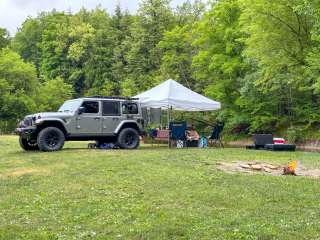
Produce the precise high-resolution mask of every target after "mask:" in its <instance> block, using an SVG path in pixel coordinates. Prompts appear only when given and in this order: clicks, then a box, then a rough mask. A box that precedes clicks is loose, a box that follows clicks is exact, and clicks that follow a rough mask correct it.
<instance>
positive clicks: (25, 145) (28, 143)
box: [19, 136, 39, 151]
mask: <svg viewBox="0 0 320 240" xmlns="http://www.w3.org/2000/svg"><path fill="white" fill-rule="evenodd" d="M19 143H20V147H21V148H22V149H23V150H25V151H36V150H39V147H38V144H37V141H36V140H34V141H33V142H32V140H30V139H27V138H24V137H22V136H20V137H19Z"/></svg>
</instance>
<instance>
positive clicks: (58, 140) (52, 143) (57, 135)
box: [37, 127, 65, 152]
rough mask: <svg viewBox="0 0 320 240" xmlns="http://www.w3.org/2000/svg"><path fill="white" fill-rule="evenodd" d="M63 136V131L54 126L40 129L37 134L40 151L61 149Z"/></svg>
mask: <svg viewBox="0 0 320 240" xmlns="http://www.w3.org/2000/svg"><path fill="white" fill-rule="evenodd" d="M64 141H65V137H64V134H63V132H62V131H61V130H60V129H59V128H56V127H47V128H44V129H42V130H41V132H40V133H39V135H38V139H37V142H38V146H39V149H40V150H41V151H44V152H53V151H58V150H61V148H62V147H63V145H64Z"/></svg>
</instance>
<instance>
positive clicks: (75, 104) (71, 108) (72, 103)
mask: <svg viewBox="0 0 320 240" xmlns="http://www.w3.org/2000/svg"><path fill="white" fill-rule="evenodd" d="M81 102H82V101H81V100H80V99H77V100H69V101H66V102H65V103H64V104H62V106H61V107H60V108H59V110H58V112H75V111H77V110H78V108H79V107H80V105H81Z"/></svg>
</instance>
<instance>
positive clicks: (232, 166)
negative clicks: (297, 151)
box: [217, 161, 320, 178]
mask: <svg viewBox="0 0 320 240" xmlns="http://www.w3.org/2000/svg"><path fill="white" fill-rule="evenodd" d="M217 165H218V166H217V168H218V169H219V170H222V171H224V172H228V173H239V172H240V173H246V174H269V175H274V176H280V175H295V176H307V177H313V178H320V169H307V168H305V167H304V166H303V165H302V164H297V162H293V161H292V162H290V163H289V164H287V165H282V166H281V165H278V164H270V163H264V162H257V161H250V162H241V161H236V162H218V163H217ZM292 165H295V168H294V171H291V166H292ZM288 169H289V170H290V171H288Z"/></svg>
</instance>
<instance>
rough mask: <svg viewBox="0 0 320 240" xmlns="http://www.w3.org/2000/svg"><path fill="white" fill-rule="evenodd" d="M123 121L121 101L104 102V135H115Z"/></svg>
mask: <svg viewBox="0 0 320 240" xmlns="http://www.w3.org/2000/svg"><path fill="white" fill-rule="evenodd" d="M122 120H123V118H122V116H121V111H120V101H115V100H104V101H102V133H103V135H107V136H110V135H113V134H114V132H115V130H116V128H117V127H118V125H119V124H120V123H121V121H122Z"/></svg>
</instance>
